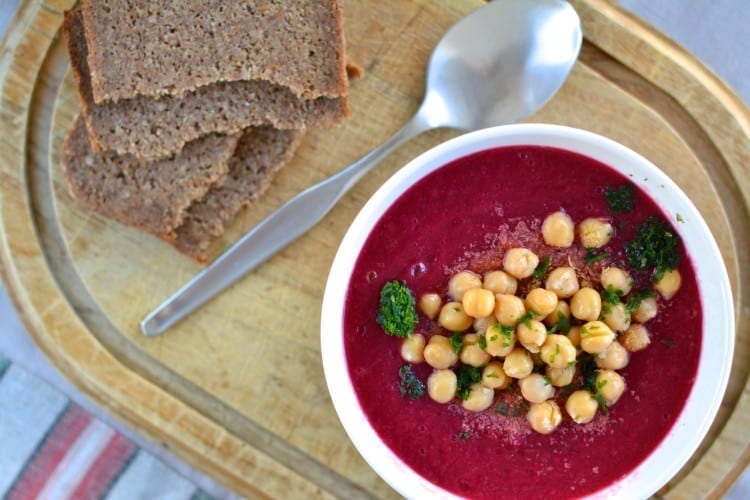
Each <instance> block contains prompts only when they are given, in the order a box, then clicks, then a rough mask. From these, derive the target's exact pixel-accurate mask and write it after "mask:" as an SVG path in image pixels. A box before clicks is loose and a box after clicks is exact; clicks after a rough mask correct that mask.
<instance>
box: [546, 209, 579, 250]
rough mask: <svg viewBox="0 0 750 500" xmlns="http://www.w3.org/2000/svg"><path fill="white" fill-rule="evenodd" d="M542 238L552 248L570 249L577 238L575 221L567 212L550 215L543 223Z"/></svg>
mask: <svg viewBox="0 0 750 500" xmlns="http://www.w3.org/2000/svg"><path fill="white" fill-rule="evenodd" d="M542 237H543V238H544V242H545V243H546V244H548V245H549V246H551V247H558V248H568V247H569V246H570V245H572V244H573V239H574V238H575V226H574V225H573V220H572V219H571V218H570V216H569V215H568V214H566V213H565V212H555V213H552V214H550V215H548V216H547V217H546V218H545V219H544V222H542Z"/></svg>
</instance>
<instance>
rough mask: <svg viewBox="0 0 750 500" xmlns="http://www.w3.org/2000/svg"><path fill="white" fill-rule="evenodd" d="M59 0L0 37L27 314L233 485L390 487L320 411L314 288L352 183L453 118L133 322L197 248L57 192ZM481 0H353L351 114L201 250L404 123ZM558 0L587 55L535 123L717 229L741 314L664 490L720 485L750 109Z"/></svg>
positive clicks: (3, 175)
mask: <svg viewBox="0 0 750 500" xmlns="http://www.w3.org/2000/svg"><path fill="white" fill-rule="evenodd" d="M72 3H73V0H46V1H23V2H21V7H20V9H19V11H18V13H17V14H16V16H15V18H14V19H13V21H12V24H11V26H10V28H9V30H8V32H7V35H6V37H5V39H4V41H3V45H2V55H1V56H0V81H1V82H2V83H1V85H2V101H0V116H1V117H2V120H0V158H2V160H3V161H2V163H1V164H0V228H1V229H2V232H1V235H0V262H1V263H2V275H3V279H4V281H5V286H6V288H7V290H8V292H9V293H10V295H11V297H12V299H13V300H14V302H15V305H16V307H17V308H18V311H19V313H20V314H21V317H22V318H23V321H24V323H25V326H26V328H27V329H28V331H29V333H30V334H31V335H32V336H33V338H34V339H35V341H36V342H37V343H38V345H39V346H40V348H41V349H42V350H43V351H44V352H45V353H46V354H47V356H48V357H49V358H50V360H51V362H52V363H53V364H54V365H56V366H57V367H58V368H59V369H60V371H62V372H63V373H64V375H65V376H66V377H68V378H69V379H70V380H71V381H72V382H73V383H74V384H75V385H76V386H77V387H79V388H80V389H81V390H83V391H84V392H86V393H87V394H89V395H90V396H91V397H93V398H94V399H95V400H96V401H98V402H99V403H100V404H102V405H103V406H104V407H106V408H107V409H108V410H109V411H111V412H112V413H113V414H115V415H116V416H117V417H119V418H121V419H123V420H125V421H126V422H127V423H128V424H130V425H131V426H133V427H135V428H136V429H137V430H139V431H140V432H142V433H143V434H145V435H147V436H148V437H150V438H151V439H153V440H155V441H157V442H159V443H161V444H163V445H164V446H168V447H169V448H171V449H173V450H174V452H175V453H177V454H178V455H180V456H181V457H182V458H184V459H185V460H186V461H187V462H189V463H191V464H192V465H194V466H195V467H197V468H199V469H202V470H204V471H205V472H207V473H209V474H211V475H213V476H214V477H215V478H216V479H217V480H219V481H221V482H223V483H224V484H226V485H227V486H228V487H230V488H232V489H234V490H236V491H237V492H239V493H242V494H243V495H246V496H250V497H256V496H257V497H265V496H283V497H331V496H340V497H346V498H353V497H362V496H376V497H393V496H395V493H394V492H393V491H392V490H391V489H390V488H389V487H388V486H387V485H386V484H385V483H384V482H383V481H382V480H380V479H379V478H378V477H377V476H376V475H375V473H374V472H373V471H372V470H371V469H370V468H369V467H368V466H367V464H366V463H365V462H364V461H363V460H362V459H361V457H360V456H359V454H358V453H357V452H356V450H355V449H354V448H353V446H352V445H351V444H350V442H349V440H348V439H347V437H346V435H345V433H344V431H343V428H342V427H341V425H340V423H339V421H338V420H337V418H336V415H335V413H334V411H333V407H332V405H331V401H330V399H329V397H328V394H327V390H326V386H325V381H324V379H323V372H322V367H321V361H320V352H319V341H318V335H319V326H318V325H319V320H320V305H321V298H322V293H323V288H324V284H325V279H326V276H327V270H328V268H329V265H330V264H331V261H332V259H333V255H334V253H335V250H336V248H337V245H338V242H339V240H340V239H341V238H342V236H343V234H344V232H345V231H346V228H347V226H348V225H349V223H350V222H351V220H352V219H353V218H354V216H355V214H356V212H357V211H358V210H359V208H360V207H361V206H362V205H363V203H364V202H365V200H366V199H367V197H368V196H369V195H370V194H371V193H372V192H373V191H374V190H375V189H377V187H378V186H380V185H381V184H382V183H383V182H384V181H385V179H386V178H387V177H388V176H389V175H390V174H391V173H393V172H394V171H395V170H396V169H397V168H398V167H399V166H401V165H403V164H404V163H405V162H406V161H407V160H408V159H410V158H412V157H413V156H415V155H416V154H418V153H420V152H422V151H424V150H425V149H427V148H429V147H431V146H432V145H435V144H437V143H438V142H440V141H443V140H445V139H447V138H449V137H451V136H453V135H455V133H454V132H449V131H434V132H431V133H428V134H425V135H424V136H422V137H420V138H418V139H416V140H414V141H412V142H410V143H409V144H408V145H405V146H403V147H402V148H401V149H400V150H399V151H397V152H396V153H394V154H393V155H391V156H390V157H389V158H388V159H387V160H386V161H384V162H383V163H382V165H381V166H380V167H379V168H378V169H376V170H375V171H374V172H372V173H370V174H369V175H368V176H367V177H366V178H365V179H364V180H363V181H362V182H361V183H360V184H359V185H358V186H356V188H355V189H354V190H353V191H352V192H351V193H350V194H349V195H347V196H346V197H345V198H344V199H343V200H342V201H341V202H340V203H339V204H338V205H337V206H336V207H335V208H334V210H333V211H332V212H331V213H330V214H329V215H328V216H327V217H326V218H325V220H324V221H323V222H322V223H321V224H320V225H319V226H317V227H316V228H315V229H313V230H312V231H311V232H310V233H308V234H307V235H305V236H304V237H303V238H301V239H300V240H298V241H297V242H295V243H294V244H292V245H291V246H290V247H288V248H287V249H285V250H284V251H282V252H281V253H279V254H278V255H277V256H275V257H274V258H272V259H271V260H270V261H269V262H267V263H266V264H264V265H263V266H261V267H260V268H258V269H257V270H256V271H254V272H253V273H251V274H250V275H248V276H247V277H246V278H244V279H243V280H241V281H240V282H239V283H237V284H236V285H235V286H233V287H232V288H231V289H230V290H229V291H228V292H226V293H225V294H223V295H222V296H221V297H219V298H218V299H217V300H215V301H213V302H212V303H210V304H209V305H208V306H206V307H205V308H203V309H202V310H201V311H199V312H198V313H196V314H195V315H193V316H191V317H190V318H189V319H188V320H187V321H185V322H183V323H182V324H180V325H179V326H177V327H176V328H174V329H173V330H171V331H170V332H168V333H167V334H165V335H164V336H162V337H158V338H145V337H144V336H142V335H141V334H140V332H139V330H138V324H139V322H140V320H141V319H142V318H143V316H144V315H145V314H146V313H147V312H149V311H150V310H151V309H152V308H153V307H154V306H156V305H157V304H158V303H159V302H160V301H162V300H163V299H164V298H165V297H167V296H168V295H169V294H170V293H172V292H173V291H174V290H175V289H177V288H178V287H179V286H180V285H182V284H183V283H184V282H185V281H186V280H187V279H188V278H190V277H191V276H193V275H194V274H195V273H196V272H197V271H198V270H199V267H198V266H197V265H195V264H194V263H193V262H191V261H189V260H188V259H186V258H184V257H182V256H180V255H178V254H176V253H175V252H174V251H173V250H171V248H170V247H168V246H166V245H165V244H163V243H161V242H160V241H158V240H156V239H154V238H151V237H149V236H147V235H144V234H142V233H140V232H138V231H135V230H132V229H129V228H127V227H124V226H122V225H120V224H118V223H115V222H113V221H110V220H107V219H104V218H102V217H98V216H96V215H92V214H90V213H86V212H84V211H82V210H80V209H79V208H78V207H77V206H75V205H74V204H73V203H72V201H71V199H70V197H69V196H68V194H67V190H66V187H65V186H64V184H63V182H62V179H61V176H60V171H59V168H58V162H59V152H60V143H61V141H62V140H63V138H64V136H65V133H66V131H67V130H68V128H69V127H70V124H71V122H72V119H73V116H74V115H75V113H76V112H77V110H78V108H79V101H78V97H77V95H76V93H75V91H74V86H73V80H72V77H71V74H70V70H69V65H68V60H67V55H66V52H65V49H64V43H63V41H62V39H61V38H60V35H59V28H60V24H61V19H62V11H63V10H64V9H66V8H69V7H70V5H71V4H72ZM480 4H481V2H480V1H479V0H463V1H449V0H443V1H435V0H423V1H416V0H415V1H402V0H385V1H382V2H370V1H366V0H348V1H347V2H346V30H347V36H348V42H349V53H350V55H351V57H352V58H353V60H355V61H357V62H358V63H360V64H361V65H362V66H363V67H364V68H365V71H366V72H365V76H364V78H363V79H362V80H361V81H359V82H357V83H356V84H355V85H354V86H353V88H352V108H353V110H354V116H353V117H352V119H351V120H350V121H349V122H348V123H346V124H345V125H344V126H342V127H340V128H338V129H336V130H333V131H317V130H316V131H311V132H310V133H309V134H308V135H307V137H306V139H305V141H304V144H303V145H302V147H301V149H300V151H299V153H298V155H297V157H296V158H295V160H294V161H293V162H292V164H290V165H289V166H288V167H286V168H285V169H284V170H283V171H282V172H281V174H280V175H279V176H278V177H277V179H276V180H275V181H274V183H273V186H272V187H271V189H270V190H269V192H268V194H267V195H266V196H265V198H264V199H263V200H262V201H261V202H260V203H258V204H257V205H255V206H254V207H252V208H251V209H250V210H248V211H246V212H244V213H243V214H242V215H241V216H240V217H239V219H238V220H237V221H236V223H235V224H234V225H233V226H232V227H231V230H230V231H229V232H228V234H227V235H226V236H225V237H224V238H223V239H222V240H221V241H220V242H218V243H217V245H216V248H215V249H214V250H215V251H219V250H220V249H221V248H224V247H226V246H227V245H228V244H229V243H230V242H231V241H233V240H235V239H236V238H237V237H238V236H239V235H240V234H242V233H243V231H245V230H247V229H248V228H250V227H252V226H253V224H255V223H256V222H257V221H259V220H260V219H261V218H262V217H264V216H265V215H267V214H268V213H270V212H271V211H272V210H273V209H275V208H277V207H278V206H280V205H281V204H282V203H283V202H284V201H285V200H287V199H288V198H290V197H291V196H292V195H294V194H295V193H297V192H299V191H300V190H302V189H303V188H305V187H306V186H309V185H310V184H312V183H314V182H316V181H318V180H320V179H322V178H324V177H325V176H327V175H329V174H331V173H333V172H335V171H337V170H338V169H340V168H341V167H343V166H344V165H346V164H348V163H350V162H351V161H353V160H355V159H356V158H358V157H359V156H361V155H362V154H364V153H365V152H366V151H368V150H369V149H370V148H372V147H374V146H375V145H377V144H378V143H379V142H381V141H382V140H383V139H385V138H387V137H388V136H389V135H390V134H391V133H393V132H394V131H395V130H397V129H398V128H399V126H400V125H401V124H402V123H404V122H405V121H406V120H407V118H409V117H410V116H411V114H412V113H413V112H414V111H415V110H416V108H417V105H418V103H419V101H420V99H421V95H422V92H423V90H424V84H423V82H424V69H425V64H426V61H427V58H428V56H429V53H430V51H431V48H432V47H433V46H434V45H435V43H436V42H437V40H438V38H439V37H440V35H441V34H442V33H443V32H444V30H445V29H446V28H447V27H448V26H449V25H451V24H452V23H453V22H454V21H455V20H457V19H459V18H460V17H461V16H462V15H463V14H465V13H467V12H469V11H470V10H472V9H474V8H476V7H477V6H479V5H480ZM573 4H574V5H575V7H576V9H577V10H578V12H579V13H580V15H581V17H582V20H583V24H584V35H585V38H586V43H585V46H584V49H583V52H582V54H581V57H580V61H579V63H578V64H577V65H576V67H575V69H574V71H573V73H572V75H571V77H570V79H569V81H568V82H567V83H566V84H565V86H564V87H563V89H562V90H561V91H560V92H559V94H558V95H557V96H556V97H555V98H554V99H553V100H552V101H551V102H550V103H549V104H548V105H547V106H546V107H545V108H544V109H542V110H541V111H539V112H538V113H537V114H536V115H535V116H533V117H532V118H531V120H530V121H535V122H551V123H560V124H565V125H571V126H576V127H580V128H583V129H587V130H591V131H594V132H598V133H600V134H603V135H606V136H609V137H611V138H613V139H615V140H618V141H620V142H622V143H624V144H626V145H627V146H630V147H631V148H633V149H635V150H636V151H638V152H640V153H642V154H643V155H645V156H646V157H648V158H649V159H650V160H652V161H653V162H654V163H655V164H657V165H659V166H661V167H662V168H663V169H664V171H666V172H667V174H668V175H670V176H671V177H672V178H673V179H674V180H675V181H676V182H677V183H678V184H679V185H680V186H681V187H682V188H683V189H684V190H685V191H686V192H687V194H688V195H689V196H690V198H691V199H692V200H693V201H694V203H695V204H696V205H697V206H698V208H699V210H700V211H701V213H702V214H703V215H704V217H705V218H706V220H707V222H708V224H709V226H710V228H711V229H712V231H713V233H714V235H715V236H716V239H717V240H718V242H719V246H720V248H721V251H722V254H723V255H724V259H725V263H726V265H727V267H728V269H729V274H730V278H731V281H732V287H733V291H734V299H735V307H736V311H737V320H738V322H737V325H738V329H737V349H736V353H735V356H734V360H733V369H732V375H731V381H730V385H729V389H728V391H727V393H726V396H725V398H724V403H723V405H722V407H721V410H720V413H719V415H718V417H717V419H716V422H715V423H714V425H713V427H712V428H711V431H710V435H709V437H708V438H707V439H706V440H705V442H704V443H703V445H702V446H701V448H700V449H699V451H698V452H697V453H696V454H695V456H694V458H693V459H692V461H691V462H690V463H689V464H688V465H687V466H686V467H685V468H684V469H683V470H682V471H681V473H680V474H679V475H678V476H677V477H676V478H674V480H673V481H672V482H670V484H669V485H668V486H666V487H665V488H664V490H663V491H662V493H664V494H667V495H668V496H674V497H704V496H708V495H720V494H721V493H722V492H724V491H725V490H726V489H727V488H728V487H729V486H730V485H731V483H732V482H733V481H734V479H735V478H736V477H737V475H738V474H739V472H740V471H741V470H742V469H743V468H744V466H745V465H746V464H747V463H748V456H749V455H748V454H749V453H750V448H749V447H748V444H749V441H750V432H748V431H749V430H750V400H749V399H748V397H749V396H748V385H747V382H748V373H749V371H750V343H749V339H748V326H749V325H750V300H749V299H748V287H749V286H750V258H749V254H748V252H747V244H748V241H749V239H748V235H749V234H750V222H749V221H750V218H749V217H748V215H749V213H748V196H749V195H750V182H748V179H750V172H749V171H748V169H749V168H750V112H749V111H748V109H747V108H746V107H744V106H743V104H742V103H741V101H740V100H739V99H738V98H737V97H736V96H735V95H734V94H733V93H732V91H731V90H730V89H728V88H727V86H726V85H725V84H724V83H722V82H721V81H720V80H719V79H718V78H717V77H715V76H714V75H713V74H711V73H710V72H709V71H708V70H707V69H706V68H705V67H704V66H702V65H701V64H700V63H699V62H698V61H696V59H695V58H694V57H692V56H691V55H690V54H687V53H686V52H685V51H684V50H682V49H681V48H680V47H678V46H676V45H675V44H673V43H672V42H671V41H669V40H668V39H666V38H664V37H663V36H662V35H660V34H659V33H658V32H656V31H654V30H653V29H651V28H649V27H648V26H646V25H644V24H643V23H642V22H641V21H640V20H638V19H635V18H633V17H631V16H630V15H628V14H627V13H626V12H623V11H621V10H620V9H619V8H618V7H616V6H614V5H613V4H611V3H608V2H606V1H603V0H575V1H574V2H573ZM727 362H730V360H727Z"/></svg>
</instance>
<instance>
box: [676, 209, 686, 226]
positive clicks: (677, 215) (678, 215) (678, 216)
mask: <svg viewBox="0 0 750 500" xmlns="http://www.w3.org/2000/svg"><path fill="white" fill-rule="evenodd" d="M675 219H677V222H682V223H683V224H684V223H685V219H683V218H682V215H680V212H677V214H676V215H675Z"/></svg>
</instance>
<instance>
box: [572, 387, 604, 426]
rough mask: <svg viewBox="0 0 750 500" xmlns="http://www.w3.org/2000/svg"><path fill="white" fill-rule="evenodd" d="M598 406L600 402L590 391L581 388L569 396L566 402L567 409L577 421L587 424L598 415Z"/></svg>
mask: <svg viewBox="0 0 750 500" xmlns="http://www.w3.org/2000/svg"><path fill="white" fill-rule="evenodd" d="M598 406H599V403H597V402H596V400H595V399H594V397H593V396H592V395H591V393H590V392H589V391H584V390H580V391H575V392H574V393H573V394H571V395H570V396H568V400H567V401H566V402H565V411H567V412H568V415H570V418H572V419H573V421H574V422H575V423H577V424H587V423H589V422H591V421H592V420H593V419H594V417H595V416H596V409H597V408H598Z"/></svg>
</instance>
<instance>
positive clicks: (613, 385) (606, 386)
mask: <svg viewBox="0 0 750 500" xmlns="http://www.w3.org/2000/svg"><path fill="white" fill-rule="evenodd" d="M596 392H598V393H599V394H600V395H601V396H602V397H603V398H604V401H605V402H606V403H607V406H611V405H613V404H615V403H616V402H617V400H618V399H620V396H622V393H623V392H625V380H624V379H623V378H622V377H621V376H620V374H619V373H617V372H616V371H614V370H597V371H596Z"/></svg>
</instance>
